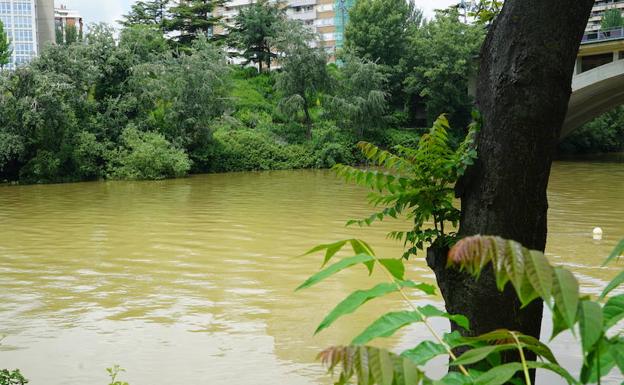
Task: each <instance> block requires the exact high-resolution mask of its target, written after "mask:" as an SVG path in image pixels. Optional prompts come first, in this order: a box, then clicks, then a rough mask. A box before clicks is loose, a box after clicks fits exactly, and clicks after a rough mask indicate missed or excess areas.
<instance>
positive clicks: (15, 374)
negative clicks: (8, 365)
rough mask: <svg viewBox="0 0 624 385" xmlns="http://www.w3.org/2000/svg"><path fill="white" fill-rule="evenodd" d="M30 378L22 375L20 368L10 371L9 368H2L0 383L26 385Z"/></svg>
mask: <svg viewBox="0 0 624 385" xmlns="http://www.w3.org/2000/svg"><path fill="white" fill-rule="evenodd" d="M27 383H28V380H27V379H25V378H24V376H22V373H20V371H19V370H18V369H16V370H13V371H11V372H10V371H8V370H7V369H3V370H0V385H24V384H27Z"/></svg>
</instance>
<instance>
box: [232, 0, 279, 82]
mask: <svg viewBox="0 0 624 385" xmlns="http://www.w3.org/2000/svg"><path fill="white" fill-rule="evenodd" d="M284 17H285V8H283V7H282V6H281V4H280V3H279V2H277V3H273V4H272V3H270V2H269V0H260V1H258V2H256V3H252V4H251V5H250V6H249V7H248V8H243V9H241V10H240V12H239V13H238V15H237V16H236V19H235V24H234V28H232V29H231V30H230V33H229V39H228V40H229V44H230V45H231V46H232V47H233V48H236V49H238V50H239V51H240V56H242V57H243V58H245V60H246V63H245V64H247V63H256V64H258V67H259V70H260V72H262V68H263V64H265V63H266V66H267V68H268V69H269V70H270V69H271V61H272V60H273V59H274V58H275V57H276V56H277V55H276V53H275V52H274V50H273V49H272V47H271V44H270V42H271V39H274V38H275V37H276V35H277V31H278V26H279V24H280V22H281V21H282V20H283V19H284Z"/></svg>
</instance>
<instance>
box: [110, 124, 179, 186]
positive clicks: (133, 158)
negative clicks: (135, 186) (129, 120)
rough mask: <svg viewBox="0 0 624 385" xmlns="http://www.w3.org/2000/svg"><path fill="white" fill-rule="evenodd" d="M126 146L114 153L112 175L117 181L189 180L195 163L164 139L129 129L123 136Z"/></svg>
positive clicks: (149, 133)
mask: <svg viewBox="0 0 624 385" xmlns="http://www.w3.org/2000/svg"><path fill="white" fill-rule="evenodd" d="M121 138H122V143H123V146H122V147H120V148H119V149H117V150H116V151H113V152H112V153H111V155H110V157H111V158H112V159H111V161H110V164H109V168H110V171H109V174H110V176H111V177H112V178H114V179H152V180H154V179H165V178H177V177H182V176H185V175H186V174H187V173H188V171H189V170H190V168H191V161H190V160H189V158H188V155H186V153H185V152H184V150H181V149H178V148H175V147H173V146H172V145H171V143H169V142H168V141H167V140H166V139H165V138H164V136H162V135H161V134H158V133H155V132H140V131H138V130H137V129H136V128H134V127H132V126H129V127H128V128H126V129H125V130H124V131H123V132H122V135H121Z"/></svg>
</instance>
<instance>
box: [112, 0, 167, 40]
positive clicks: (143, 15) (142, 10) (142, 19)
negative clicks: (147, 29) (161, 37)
mask: <svg viewBox="0 0 624 385" xmlns="http://www.w3.org/2000/svg"><path fill="white" fill-rule="evenodd" d="M170 2H171V0H147V1H137V2H136V3H134V4H133V5H132V8H131V9H130V12H129V13H128V14H127V15H124V16H123V20H121V21H120V22H119V23H120V24H121V25H123V26H124V27H130V26H133V25H137V24H145V25H157V26H158V27H159V28H160V29H161V30H162V31H163V32H164V30H165V23H166V21H167V10H168V8H169V3H170Z"/></svg>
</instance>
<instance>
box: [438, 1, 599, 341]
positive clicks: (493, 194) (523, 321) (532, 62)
mask: <svg viewBox="0 0 624 385" xmlns="http://www.w3.org/2000/svg"><path fill="white" fill-rule="evenodd" d="M593 4H594V1H593V0H576V1H568V0H506V1H505V3H504V6H503V8H502V10H501V12H500V14H499V15H498V16H497V17H496V19H495V20H494V21H493V23H492V24H491V26H490V28H489V29H488V34H487V37H486V40H485V43H484V45H483V47H482V49H481V55H480V70H479V75H478V80H477V95H476V103H477V106H478V109H479V110H480V112H481V115H482V118H483V122H482V128H481V131H480V132H479V134H478V136H477V138H476V145H477V148H478V151H479V158H478V160H477V161H476V163H475V165H474V166H473V167H472V168H471V169H470V170H469V171H468V173H467V174H466V176H465V177H464V178H463V180H461V181H460V183H459V184H458V186H457V187H456V190H457V191H456V193H457V195H458V196H459V197H460V198H461V202H462V203H461V206H462V211H461V221H460V235H462V236H467V235H472V234H488V235H499V236H502V237H504V238H507V239H514V240H517V241H519V242H520V243H522V244H523V245H524V246H526V247H528V248H530V249H535V250H542V251H543V250H544V249H545V246H546V233H547V222H546V220H547V210H548V200H547V197H546V188H547V186H548V179H549V176H550V169H551V164H552V161H553V155H554V152H555V148H556V145H557V142H558V141H559V135H560V131H561V127H562V124H563V121H564V119H565V116H566V113H567V107H568V102H569V98H570V94H571V83H572V73H573V68H574V62H575V60H576V56H577V52H578V48H579V44H580V41H581V37H582V35H583V32H584V30H585V26H586V24H587V21H588V19H589V14H590V11H591V8H592V5H593ZM428 262H429V263H430V266H432V267H433V269H434V271H435V272H436V276H437V279H438V284H439V286H440V288H441V291H442V294H443V296H444V299H445V302H446V307H447V310H448V311H449V312H450V313H452V314H464V315H466V316H468V318H469V319H470V324H471V330H470V331H469V332H468V331H465V330H462V332H463V333H468V334H472V335H479V334H482V333H484V332H487V331H491V330H493V329H500V328H507V329H510V330H518V331H521V332H523V333H525V334H529V335H532V336H535V337H538V336H539V335H540V327H541V321H542V302H541V301H534V302H533V303H531V304H530V305H529V306H527V307H525V308H521V306H520V302H519V300H518V298H517V296H516V295H515V293H514V292H513V291H512V290H511V289H510V288H508V289H507V290H506V291H505V292H503V293H502V294H501V293H499V292H498V290H497V289H496V284H495V282H494V276H493V275H492V274H482V275H481V278H480V279H478V280H475V279H473V278H471V277H469V276H467V275H465V274H461V273H457V272H454V271H453V270H447V269H445V268H444V266H445V262H446V255H445V253H441V252H438V253H435V255H433V253H432V254H430V256H429V258H428ZM454 328H457V326H456V325H454Z"/></svg>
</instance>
